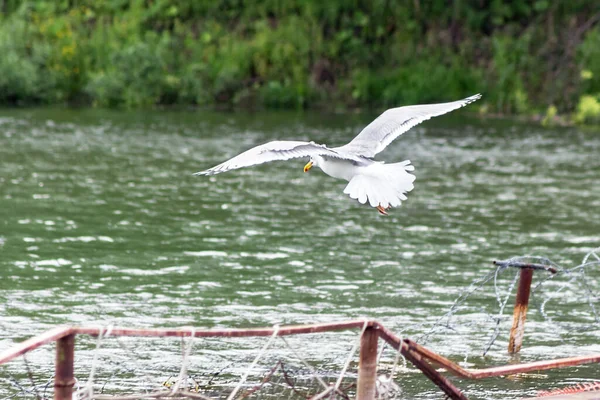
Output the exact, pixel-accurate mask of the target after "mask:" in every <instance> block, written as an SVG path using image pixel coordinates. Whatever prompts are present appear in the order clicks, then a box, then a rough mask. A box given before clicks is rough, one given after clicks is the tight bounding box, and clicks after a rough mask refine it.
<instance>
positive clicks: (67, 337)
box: [0, 319, 600, 399]
mask: <svg viewBox="0 0 600 400" xmlns="http://www.w3.org/2000/svg"><path fill="white" fill-rule="evenodd" d="M365 324H366V326H367V329H366V331H370V332H375V333H376V334H377V336H379V337H381V338H382V339H383V340H385V341H386V342H387V343H389V344H390V345H391V346H392V347H394V348H395V349H400V351H401V353H402V354H403V355H404V356H405V357H407V358H409V359H410V360H411V362H413V363H414V364H415V366H417V368H419V369H421V370H422V371H423V373H424V374H425V375H427V377H428V378H429V379H431V380H432V381H433V382H434V383H435V384H436V385H438V386H439V387H440V389H442V390H443V391H444V392H445V393H447V394H448V393H455V392H456V393H460V392H459V391H458V389H456V387H454V386H453V385H452V383H451V382H450V381H449V380H447V379H446V378H445V377H443V376H441V374H439V372H438V371H436V370H435V369H433V368H432V367H431V365H429V364H428V363H427V361H428V362H431V363H433V364H437V365H439V366H441V367H443V368H445V369H446V370H448V371H449V372H450V373H452V374H453V375H456V376H459V377H462V378H467V379H482V378H488V377H494V376H503V375H513V374H519V373H526V372H532V371H541V370H547V369H553V368H562V367H569V366H575V365H582V364H589V363H600V354H591V355H587V356H579V357H569V358H561V359H555V360H544V361H536V362H532V363H526V364H516V365H504V366H500V367H492V368H485V369H480V370H472V369H464V368H462V367H461V366H459V365H458V364H456V363H454V362H452V361H450V360H448V359H447V358H445V357H442V356H441V355H439V354H436V353H434V352H433V351H431V350H429V349H427V348H425V347H423V346H421V345H419V344H417V343H415V342H413V341H412V340H409V339H401V338H399V337H398V336H396V335H395V334H394V333H393V332H392V331H390V330H389V329H387V328H385V327H384V326H383V325H381V324H380V323H379V322H377V321H373V320H371V321H367V320H364V319H361V320H353V321H345V322H335V323H325V324H314V325H297V326H285V327H281V328H280V329H279V335H293V334H308V333H317V332H328V331H335V330H345V329H362V328H363V327H364V326H365ZM101 332H102V328H99V327H59V328H54V329H51V330H49V331H47V332H45V333H43V334H41V335H39V336H36V337H34V338H31V339H28V340H26V341H24V342H22V343H20V344H18V345H16V346H14V347H13V348H11V349H9V350H7V351H4V352H3V353H1V354H0V364H3V363H6V362H8V361H10V360H12V359H14V358H16V357H18V356H20V355H22V354H24V353H26V352H28V351H30V350H33V349H35V348H37V347H39V346H41V345H43V344H46V343H49V342H52V341H58V345H57V364H56V366H57V371H56V375H57V380H56V382H57V389H58V391H59V392H61V393H63V394H64V396H65V397H63V399H65V398H68V399H70V398H71V397H69V396H70V394H71V391H72V383H71V382H74V381H72V380H70V377H72V376H73V363H72V361H73V351H74V350H73V343H74V336H75V335H76V334H87V335H98V334H100V333H101ZM273 332H274V329H273V328H258V329H216V330H199V329H198V330H194V329H193V328H180V329H129V328H113V329H112V330H111V336H148V337H164V336H179V337H182V336H187V337H189V336H190V335H191V334H192V333H193V334H194V335H195V336H197V337H242V336H245V337H248V336H270V335H272V334H273ZM364 340H367V339H364ZM373 340H374V339H373ZM376 352H377V351H376V350H375V353H376ZM365 357H366V355H365ZM69 359H70V361H69ZM367 359H368V358H367ZM365 365H366V364H365ZM60 368H63V369H61V370H60V373H59V369H60ZM71 379H72V378H71ZM69 385H70V386H69ZM61 388H62V389H61ZM448 395H449V396H450V394H448Z"/></svg>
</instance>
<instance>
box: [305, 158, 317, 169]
mask: <svg viewBox="0 0 600 400" xmlns="http://www.w3.org/2000/svg"><path fill="white" fill-rule="evenodd" d="M318 166H319V158H318V157H311V158H310V160H309V161H308V163H306V165H305V166H304V172H308V171H309V170H310V169H311V168H312V167H318Z"/></svg>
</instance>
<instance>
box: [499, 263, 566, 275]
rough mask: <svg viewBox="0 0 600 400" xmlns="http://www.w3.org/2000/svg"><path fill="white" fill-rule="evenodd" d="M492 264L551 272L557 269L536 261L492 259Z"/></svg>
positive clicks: (555, 271)
mask: <svg viewBox="0 0 600 400" xmlns="http://www.w3.org/2000/svg"><path fill="white" fill-rule="evenodd" d="M494 265H497V266H499V267H514V268H531V269H538V270H543V271H548V272H551V273H553V274H555V273H557V272H558V270H557V269H556V268H554V267H552V266H550V265H544V264H536V263H524V262H519V261H510V260H506V261H494Z"/></svg>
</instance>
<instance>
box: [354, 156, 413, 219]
mask: <svg viewBox="0 0 600 400" xmlns="http://www.w3.org/2000/svg"><path fill="white" fill-rule="evenodd" d="M414 169H415V167H414V166H413V165H411V164H410V161H408V160H407V161H402V162H399V163H394V164H383V163H377V164H373V165H372V167H370V168H369V169H368V170H366V171H365V173H364V174H360V175H355V176H354V177H353V178H352V179H351V180H350V182H348V185H347V186H346V188H345V189H344V193H346V194H347V195H349V196H350V197H351V198H353V199H356V200H358V202H359V203H361V204H365V203H366V202H367V201H368V202H369V204H370V205H371V207H377V206H382V207H383V208H388V207H398V206H400V204H402V202H403V201H404V200H406V193H408V192H410V191H411V190H412V189H413V188H414V185H413V182H414V180H415V176H414V175H412V174H410V173H409V171H414Z"/></svg>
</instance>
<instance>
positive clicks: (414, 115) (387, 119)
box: [337, 94, 481, 158]
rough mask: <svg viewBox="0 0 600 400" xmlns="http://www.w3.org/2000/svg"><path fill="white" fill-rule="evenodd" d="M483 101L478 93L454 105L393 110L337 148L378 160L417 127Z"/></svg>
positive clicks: (443, 104)
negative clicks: (376, 155) (379, 156)
mask: <svg viewBox="0 0 600 400" xmlns="http://www.w3.org/2000/svg"><path fill="white" fill-rule="evenodd" d="M479 98H481V95H480V94H476V95H474V96H471V97H467V98H466V99H463V100H458V101H453V102H450V103H439V104H423V105H416V106H406V107H398V108H390V109H389V110H387V111H385V112H384V113H383V114H381V115H380V116H379V117H377V118H376V119H375V120H374V121H373V122H371V123H370V124H369V125H367V126H366V127H365V128H364V129H363V130H362V131H361V132H360V133H359V134H358V135H357V136H356V137H355V138H354V139H352V141H351V142H350V143H348V144H346V145H344V146H342V147H339V148H337V149H339V150H341V151H346V152H349V153H353V154H357V155H361V156H363V157H369V158H371V157H374V156H375V154H377V153H379V152H380V151H382V150H383V149H385V148H386V147H387V146H388V145H389V144H390V143H392V141H393V140H394V139H396V138H397V137H398V136H400V135H402V134H403V133H404V132H406V131H408V130H409V129H410V128H412V127H413V126H415V125H418V124H420V123H421V122H423V121H426V120H428V119H430V118H431V117H437V116H438V115H442V114H446V113H447V112H450V111H453V110H456V109H458V108H461V107H464V106H466V105H467V104H470V103H472V102H474V101H475V100H477V99H479Z"/></svg>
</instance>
